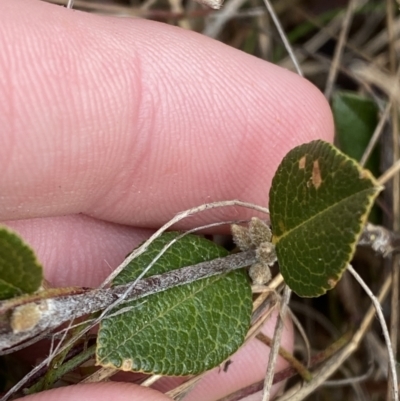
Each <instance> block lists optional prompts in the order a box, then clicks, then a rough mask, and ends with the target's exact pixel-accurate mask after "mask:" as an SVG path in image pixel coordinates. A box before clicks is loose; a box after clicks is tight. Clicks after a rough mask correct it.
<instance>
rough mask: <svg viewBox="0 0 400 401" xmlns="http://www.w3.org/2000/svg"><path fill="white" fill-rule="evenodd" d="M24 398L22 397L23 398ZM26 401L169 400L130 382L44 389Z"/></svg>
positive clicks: (158, 393)
mask: <svg viewBox="0 0 400 401" xmlns="http://www.w3.org/2000/svg"><path fill="white" fill-rule="evenodd" d="M21 399H22V398H21ZM23 399H24V400H26V401H53V400H54V401H70V400H71V401H83V400H85V401H103V400H104V401H109V400H113V401H132V400H135V401H168V400H171V399H170V398H169V397H167V396H165V395H163V394H161V393H160V392H158V391H155V390H152V389H149V388H144V387H140V386H137V385H134V384H129V383H111V382H109V383H97V384H81V385H77V386H69V387H63V388H58V389H55V390H49V391H44V392H41V393H38V394H34V395H30V396H27V397H24V398H23Z"/></svg>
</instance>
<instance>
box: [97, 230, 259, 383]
mask: <svg viewBox="0 0 400 401" xmlns="http://www.w3.org/2000/svg"><path fill="white" fill-rule="evenodd" d="M178 234H179V233H172V232H171V233H165V234H163V235H162V236H161V237H160V238H158V239H157V240H155V241H154V242H153V243H152V244H151V246H150V247H149V248H148V250H147V251H146V252H145V253H144V254H142V255H140V256H139V257H138V258H136V259H135V260H134V261H132V262H131V263H130V264H129V266H128V267H127V268H125V270H124V271H123V272H121V274H120V275H119V276H118V277H117V278H116V279H115V281H114V283H113V285H119V284H125V283H129V282H132V281H133V280H134V279H135V278H136V277H137V276H138V275H139V274H140V273H141V272H142V271H143V269H144V268H146V266H148V264H149V263H150V262H151V261H152V260H153V259H154V257H155V256H157V254H158V253H159V251H160V250H161V249H162V248H163V247H164V245H166V244H168V243H169V242H170V241H171V240H172V239H174V238H176V237H177V235H178ZM225 255H227V251H226V250H225V249H224V248H222V247H220V246H218V245H216V244H215V243H213V242H211V241H208V240H206V239H204V238H201V237H198V236H195V235H187V236H185V237H183V238H181V239H179V240H178V241H177V242H176V243H174V244H173V245H172V246H171V247H170V248H169V249H168V250H167V251H166V252H165V254H164V255H163V256H162V257H161V258H160V259H159V260H158V261H157V262H156V263H155V264H154V266H153V267H152V268H151V270H150V272H149V273H148V274H146V276H145V277H149V276H152V275H154V274H162V273H165V272H167V271H170V270H174V269H177V268H181V267H184V266H189V265H192V264H197V263H200V262H203V261H207V260H212V259H215V258H218V257H223V256H225ZM127 306H131V307H133V309H132V310H131V311H128V312H125V313H121V314H119V315H116V316H113V317H111V318H108V319H105V320H103V321H102V323H101V325H100V331H99V334H98V340H97V350H96V355H97V364H100V365H102V366H109V367H116V368H118V369H121V370H126V371H140V372H146V373H155V374H163V375H172V376H181V375H189V374H196V373H199V372H202V371H205V370H208V369H211V368H213V367H214V366H217V365H218V364H220V363H221V362H222V361H224V360H225V359H226V358H227V357H228V356H230V355H231V354H232V353H233V352H235V351H236V350H237V349H238V347H239V346H240V345H241V344H242V343H243V341H244V338H245V335H246V333H247V330H248V328H249V324H250V315H251V309H252V297H251V288H250V285H249V282H248V279H247V274H246V272H245V271H243V270H240V271H234V272H231V273H229V274H226V275H220V276H214V277H210V278H207V279H203V280H199V281H196V282H194V283H191V284H189V285H184V286H179V287H174V288H171V289H169V290H166V291H164V292H162V293H159V294H155V295H152V296H149V297H146V298H144V299H142V300H138V301H133V302H130V303H128V304H124V305H123V306H122V307H123V308H126V307H127Z"/></svg>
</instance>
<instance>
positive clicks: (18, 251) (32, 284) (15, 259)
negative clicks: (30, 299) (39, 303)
mask: <svg viewBox="0 0 400 401" xmlns="http://www.w3.org/2000/svg"><path fill="white" fill-rule="evenodd" d="M42 280H43V270H42V266H41V264H40V263H39V262H38V260H37V259H36V256H35V253H34V252H33V250H32V249H31V248H30V247H29V245H27V244H26V243H25V242H24V241H23V240H22V239H21V238H20V237H19V236H18V235H17V234H15V233H14V232H13V231H11V230H10V229H8V228H7V227H4V226H3V227H0V299H1V300H2V299H9V298H12V297H15V296H18V295H22V294H27V293H28V294H30V293H32V292H34V291H37V290H38V289H39V287H40V285H41V283H42Z"/></svg>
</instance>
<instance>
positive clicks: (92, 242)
mask: <svg viewBox="0 0 400 401" xmlns="http://www.w3.org/2000/svg"><path fill="white" fill-rule="evenodd" d="M5 225H6V226H7V227H9V228H11V229H13V230H14V231H16V232H17V233H18V234H19V235H21V237H22V238H23V239H24V241H25V242H26V243H27V244H28V245H30V246H31V247H32V248H33V249H34V251H35V253H36V255H37V258H38V260H39V262H40V263H41V264H42V266H43V268H44V276H45V278H46V280H47V281H48V282H50V284H51V285H52V286H54V287H67V286H80V287H98V286H99V285H100V284H101V283H102V282H103V280H104V279H105V278H106V277H107V276H108V275H109V274H110V273H111V272H112V271H113V270H114V269H115V268H116V267H117V266H118V265H119V264H120V263H121V262H122V261H123V260H124V259H125V257H126V255H127V254H128V253H129V252H131V251H132V250H133V249H134V248H136V247H137V246H138V245H139V244H140V243H142V242H143V241H144V240H145V239H147V238H148V237H149V236H150V235H151V234H152V231H151V230H148V229H139V228H134V227H128V226H123V225H119V224H115V223H109V222H106V221H102V220H98V219H94V218H92V217H89V216H84V215H71V216H58V217H46V218H36V219H30V220H16V221H8V222H5Z"/></svg>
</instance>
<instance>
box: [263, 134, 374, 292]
mask: <svg viewBox="0 0 400 401" xmlns="http://www.w3.org/2000/svg"><path fill="white" fill-rule="evenodd" d="M380 190H381V188H380V187H379V186H378V183H377V182H376V180H375V179H374V178H373V176H372V175H371V173H370V172H369V171H367V170H363V169H362V168H361V167H360V166H359V165H358V164H357V163H356V162H355V161H354V160H352V159H350V158H349V157H347V156H346V155H344V154H343V153H341V152H340V151H339V150H338V149H336V148H335V147H334V146H332V145H331V144H329V143H326V142H323V141H313V142H310V143H307V144H305V145H301V146H298V147H296V148H294V149H292V150H291V151H290V152H289V153H288V154H287V155H286V156H285V157H284V159H283V160H282V162H281V164H280V166H279V167H278V170H277V172H276V174H275V176H274V178H273V180H272V186H271V190H270V201H269V207H270V214H271V216H270V217H271V225H272V232H273V235H274V236H273V242H274V243H275V245H276V253H277V257H278V262H279V266H280V271H281V273H282V276H283V278H284V279H285V281H286V283H287V285H288V286H289V287H290V288H291V289H292V290H293V291H294V292H296V293H297V294H298V295H300V296H303V297H316V296H319V295H322V294H324V293H325V292H326V291H327V290H329V289H331V288H333V287H334V286H335V285H336V283H337V281H338V280H339V279H340V277H341V275H342V273H343V271H344V270H345V269H346V266H347V264H348V263H349V261H350V260H351V258H352V256H353V253H354V250H355V246H356V244H357V240H358V237H359V235H360V233H361V231H362V228H363V225H364V223H365V220H366V217H367V216H368V212H369V210H370V208H371V206H372V204H373V201H374V199H375V198H376V196H377V194H378V193H379V191H380Z"/></svg>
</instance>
